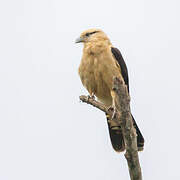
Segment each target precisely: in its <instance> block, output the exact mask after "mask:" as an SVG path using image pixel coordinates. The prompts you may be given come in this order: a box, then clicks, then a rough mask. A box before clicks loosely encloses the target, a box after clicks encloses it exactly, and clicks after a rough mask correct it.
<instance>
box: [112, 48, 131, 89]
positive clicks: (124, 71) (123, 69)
mask: <svg viewBox="0 0 180 180" xmlns="http://www.w3.org/2000/svg"><path fill="white" fill-rule="evenodd" d="M111 52H112V53H113V56H114V57H115V59H116V61H117V62H118V64H119V65H120V67H121V74H122V77H123V79H124V82H125V84H126V85H127V88H128V92H129V78H128V70H127V66H126V63H125V61H124V59H123V57H122V55H121V52H120V51H119V49H117V48H114V47H111Z"/></svg>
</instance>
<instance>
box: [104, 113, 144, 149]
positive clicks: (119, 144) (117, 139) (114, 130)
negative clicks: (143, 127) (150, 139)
mask: <svg viewBox="0 0 180 180" xmlns="http://www.w3.org/2000/svg"><path fill="white" fill-rule="evenodd" d="M131 116H132V115H131ZM109 120H110V118H109V117H108V116H107V122H108V128H109V135H110V139H111V144H112V146H113V148H114V150H115V151H117V152H122V151H124V150H125V144H124V138H123V134H122V130H121V127H120V126H116V125H115V126H112V125H110V123H109ZM132 120H133V125H134V127H135V129H136V134H137V147H138V151H142V150H143V147H144V138H143V136H142V134H141V132H140V130H139V128H138V126H137V124H136V121H135V119H134V117H133V116H132Z"/></svg>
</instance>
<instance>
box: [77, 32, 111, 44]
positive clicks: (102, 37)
mask: <svg viewBox="0 0 180 180" xmlns="http://www.w3.org/2000/svg"><path fill="white" fill-rule="evenodd" d="M98 41H108V42H110V41H109V38H108V37H107V35H106V34H105V33H104V32H103V31H102V30H100V29H88V30H86V31H84V32H82V33H81V35H80V37H79V38H77V39H76V41H75V42H76V43H80V42H83V43H89V42H92V43H93V42H98Z"/></svg>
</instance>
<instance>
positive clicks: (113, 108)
mask: <svg viewBox="0 0 180 180" xmlns="http://www.w3.org/2000/svg"><path fill="white" fill-rule="evenodd" d="M111 96H112V105H111V106H110V107H109V108H108V111H111V112H112V116H111V118H110V117H108V123H109V125H110V127H111V129H112V130H119V129H120V127H119V124H118V123H117V122H116V121H115V118H116V112H117V110H116V106H115V94H114V92H113V91H111Z"/></svg>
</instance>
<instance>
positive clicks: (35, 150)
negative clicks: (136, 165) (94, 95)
mask: <svg viewBox="0 0 180 180" xmlns="http://www.w3.org/2000/svg"><path fill="white" fill-rule="evenodd" d="M179 7H180V2H179V1H178V0H159V1H157V0H151V1H145V0H136V1H133V0H126V1H124V0H123V1H122V0H117V1H115V0H112V1H106V2H105V1H95V0H91V1H84V0H76V1H70V0H66V1H61V0H29V1H28V0H16V1H14V0H6V1H5V0H4V1H3V0H2V1H0V180H41V179H42V180H52V179H53V180H60V179H65V180H70V179H78V180H84V179H86V180H92V179H95V180H100V179H103V180H109V179H124V180H126V179H127V180H128V179H129V174H128V169H127V163H126V161H125V158H124V156H123V153H122V154H117V153H116V152H114V151H113V149H112V147H111V143H110V140H109V135H108V129H107V125H106V120H105V116H104V114H103V113H102V112H100V111H98V110H96V109H95V108H92V107H90V106H88V105H86V104H83V103H80V102H79V98H78V97H79V95H82V94H87V92H86V91H85V89H84V88H83V86H82V85H81V82H80V80H79V77H78V73H77V69H78V66H79V62H80V59H81V55H82V45H77V44H74V40H75V39H76V38H77V37H78V36H79V35H80V33H81V32H82V31H83V30H85V29H87V28H92V27H97V28H101V29H103V30H104V31H105V32H106V33H107V34H108V36H109V37H110V39H111V41H112V43H113V44H114V46H115V47H117V48H119V49H120V50H121V52H122V54H123V56H124V59H125V61H126V63H127V65H128V69H129V76H130V91H131V99H132V101H131V109H132V113H133V115H134V116H135V118H136V121H137V123H138V125H139V127H140V129H141V131H142V132H143V134H144V137H145V140H146V143H145V150H144V151H143V152H141V153H140V154H139V156H140V161H141V166H142V172H143V177H144V179H146V180H155V179H163V180H169V179H180V174H179V161H180V157H179V152H180V144H179V137H180V136H179V131H180V130H179V126H180V122H179V111H180V110H179V101H180V97H179V91H180V83H179V75H180V72H179V67H180V63H179V60H180V50H179V49H180V33H179V32H180V12H179Z"/></svg>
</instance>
